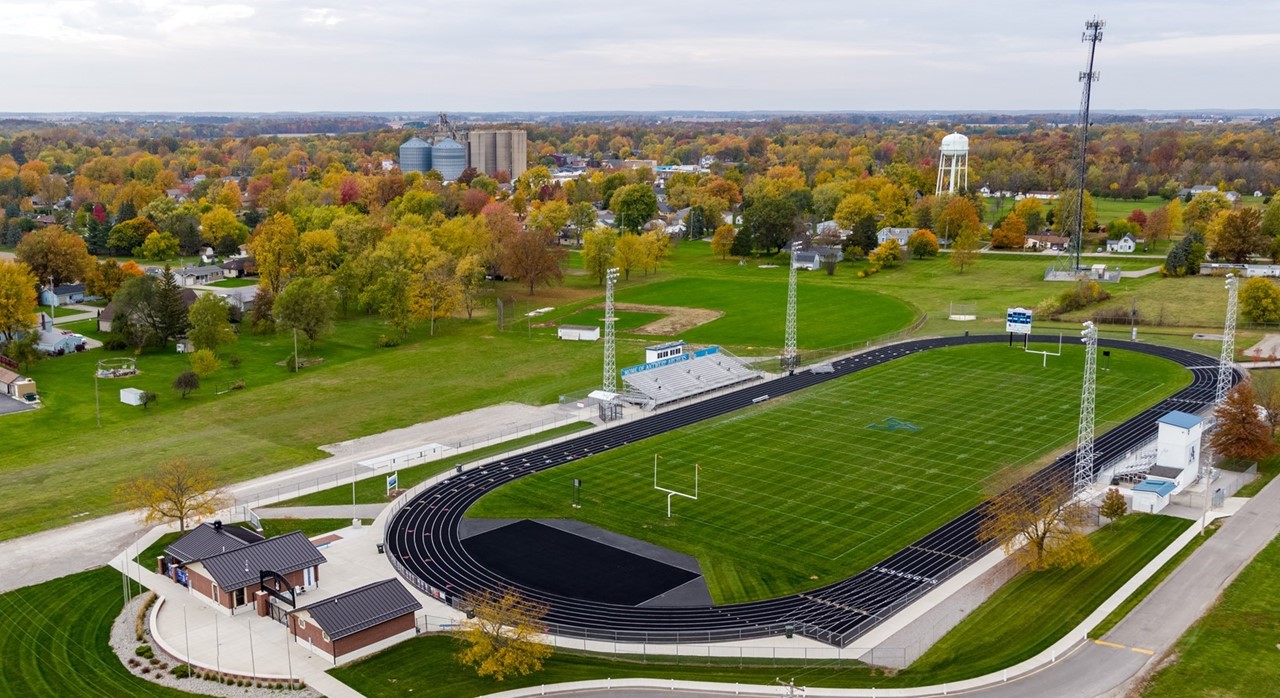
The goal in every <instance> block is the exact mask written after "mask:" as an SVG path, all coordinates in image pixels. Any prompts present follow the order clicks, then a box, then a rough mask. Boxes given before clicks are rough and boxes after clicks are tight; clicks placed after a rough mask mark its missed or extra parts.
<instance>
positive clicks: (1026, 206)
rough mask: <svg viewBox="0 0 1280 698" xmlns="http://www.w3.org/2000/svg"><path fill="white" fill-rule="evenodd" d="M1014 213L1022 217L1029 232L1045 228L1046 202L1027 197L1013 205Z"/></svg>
mask: <svg viewBox="0 0 1280 698" xmlns="http://www.w3.org/2000/svg"><path fill="white" fill-rule="evenodd" d="M1012 215H1014V216H1017V217H1018V218H1021V219H1022V223H1023V225H1025V226H1026V230H1027V232H1036V233H1038V232H1040V231H1041V230H1042V229H1043V228H1044V202H1042V201H1041V200H1040V199H1037V198H1035V197H1033V196H1032V197H1027V198H1025V199H1023V200H1022V201H1019V202H1018V203H1016V204H1014V205H1013V213H1012Z"/></svg>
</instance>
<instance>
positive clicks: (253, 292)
mask: <svg viewBox="0 0 1280 698" xmlns="http://www.w3.org/2000/svg"><path fill="white" fill-rule="evenodd" d="M213 293H214V295H216V296H219V297H221V298H222V299H223V300H225V301H226V302H227V305H229V306H231V307H232V308H235V309H236V310H239V311H240V312H241V313H247V312H250V311H252V310H253V302H254V300H255V299H257V297H258V287H257V286H236V287H234V288H219V289H218V290H216V291H214V292H213Z"/></svg>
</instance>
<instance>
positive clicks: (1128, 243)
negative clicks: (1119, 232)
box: [1107, 233, 1138, 252]
mask: <svg viewBox="0 0 1280 698" xmlns="http://www.w3.org/2000/svg"><path fill="white" fill-rule="evenodd" d="M1136 249H1138V240H1137V238H1135V237H1133V235H1132V234H1130V233H1125V234H1124V237H1122V238H1120V239H1119V240H1107V252H1133V251H1134V250H1136Z"/></svg>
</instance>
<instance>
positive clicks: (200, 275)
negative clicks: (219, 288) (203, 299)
mask: <svg viewBox="0 0 1280 698" xmlns="http://www.w3.org/2000/svg"><path fill="white" fill-rule="evenodd" d="M173 275H174V277H176V278H177V280H178V283H179V284H180V285H182V286H203V285H205V284H211V283H213V282H215V281H222V278H223V273H222V267H215V266H212V265H210V266H203V267H183V268H181V269H175V270H174V272H173Z"/></svg>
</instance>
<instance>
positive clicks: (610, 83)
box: [0, 0, 1280, 112]
mask: <svg viewBox="0 0 1280 698" xmlns="http://www.w3.org/2000/svg"><path fill="white" fill-rule="evenodd" d="M362 5H364V6H362ZM1094 13H1098V14H1099V15H1100V16H1101V18H1102V19H1104V20H1105V21H1106V23H1107V24H1106V29H1105V30H1104V39H1103V41H1102V43H1101V44H1100V45H1099V48H1098V58H1097V69H1098V70H1100V71H1101V73H1102V81H1101V82H1100V83H1099V84H1098V86H1097V88H1096V90H1095V98H1094V107H1095V108H1096V109H1143V108H1145V109H1174V108H1191V109H1207V108H1275V107H1280V91H1278V90H1277V89H1276V87H1277V86H1278V85H1280V2H1278V1H1277V0H1259V1H1254V0H1244V1H1239V0H1232V2H1229V3H1227V2H1190V1H1176V0H1171V1H1166V2H1158V1H1150V2H1145V1H1133V2H1131V1H1129V0H1121V1H1116V0H1111V1H1110V2H1097V3H1095V4H1093V5H1090V4H1085V3H1077V2H1074V1H1068V0H1061V1H1054V0H988V1H986V2H982V3H968V2H964V3H961V2H954V1H952V2H931V1H921V0H911V1H905V2H904V1H901V0H881V1H878V2H874V3H873V2H866V1H865V0H831V1H823V0H770V1H768V2H754V1H752V0H745V1H744V0H680V1H674V0H646V1H631V2H618V1H617V0H590V1H587V2H584V1H581V0H552V1H551V2H533V1H531V0H453V1H452V2H441V1H439V0H382V1H380V2H377V3H368V4H367V5H365V4H363V3H355V2H341V3H339V2H332V3H328V2H326V0H240V1H239V2H236V1H231V2H199V1H193V0H0V86H2V89H3V94H4V99H3V101H0V112H5V111H8V112H16V111H22V112H28V111H112V110H118V111H152V110H164V111H286V110H296V111H316V110H343V111H411V112H431V111H435V110H453V111H505V110H530V111H574V110H623V109H625V110H660V109H707V110H725V109H735V110H736V109H764V110H789V109H796V110H892V109H945V110H952V109H955V110H1001V109H1054V110H1074V109H1075V108H1076V107H1077V105H1078V103H1079V94H1080V91H1079V85H1078V83H1077V73H1078V72H1079V71H1080V70H1083V69H1084V64H1085V60H1086V47H1085V45H1084V44H1082V43H1081V41H1080V35H1081V32H1082V30H1083V28H1084V23H1085V21H1086V20H1087V19H1089V18H1090V17H1091V16H1092V15H1093V14H1094Z"/></svg>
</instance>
